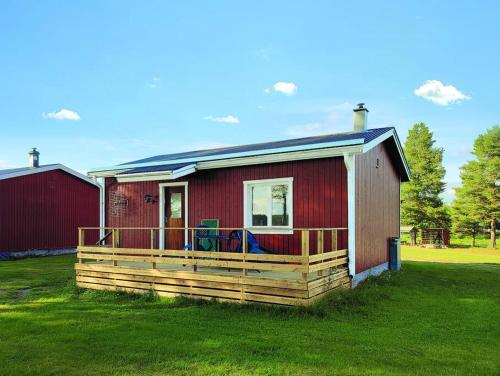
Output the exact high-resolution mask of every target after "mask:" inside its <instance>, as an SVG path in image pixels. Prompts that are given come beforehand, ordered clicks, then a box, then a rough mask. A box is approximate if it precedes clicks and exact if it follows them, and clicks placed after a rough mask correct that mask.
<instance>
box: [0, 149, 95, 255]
mask: <svg viewBox="0 0 500 376" xmlns="http://www.w3.org/2000/svg"><path fill="white" fill-rule="evenodd" d="M38 156H39V153H38V152H37V151H36V149H33V150H32V151H31V152H30V166H29V167H23V168H13V169H7V170H0V259H6V258H11V257H13V258H16V257H22V256H25V255H31V254H32V255H37V254H50V253H54V254H58V253H65V251H68V250H70V249H74V248H75V247H76V245H77V237H78V227H80V226H97V225H98V224H99V188H98V186H97V185H96V184H95V183H94V182H93V181H92V180H91V179H90V178H88V177H86V176H84V175H82V174H80V173H78V172H76V171H74V170H71V169H69V168H68V167H65V166H63V165H61V164H51V165H43V166H40V165H39V163H38ZM56 250H57V251H56Z"/></svg>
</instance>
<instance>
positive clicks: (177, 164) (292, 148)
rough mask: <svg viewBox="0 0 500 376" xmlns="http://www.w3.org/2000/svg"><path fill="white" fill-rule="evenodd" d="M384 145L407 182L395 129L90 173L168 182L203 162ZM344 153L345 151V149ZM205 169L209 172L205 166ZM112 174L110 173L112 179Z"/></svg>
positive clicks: (187, 155) (160, 158)
mask: <svg viewBox="0 0 500 376" xmlns="http://www.w3.org/2000/svg"><path fill="white" fill-rule="evenodd" d="M385 141H388V142H387V143H386V145H387V146H388V148H389V152H390V153H391V154H392V155H393V156H394V159H395V162H396V165H397V166H398V168H399V169H400V170H401V174H402V180H403V181H406V180H408V179H409V169H408V165H407V162H406V159H405V157H404V154H403V151H402V147H401V144H400V142H399V139H398V136H397V133H396V130H395V128H394V127H384V128H373V129H367V130H364V131H361V132H344V133H335V134H328V135H323V136H314V137H303V138H295V139H289V140H282V141H272V142H263V143H257V144H249V145H239V146H230V147H223V148H216V149H206V150H195V151H189V152H183V153H173V154H161V155H156V156H152V157H148V158H142V159H137V160H134V161H131V162H127V163H122V164H119V165H115V166H110V167H102V168H96V169H93V170H91V172H90V174H91V175H94V176H125V175H129V176H130V175H132V174H136V175H135V176H137V175H139V174H150V175H151V174H154V173H155V172H166V173H168V174H170V175H171V176H170V177H169V179H173V178H176V177H180V176H184V175H186V174H189V173H192V172H194V171H195V170H196V169H197V168H198V164H199V163H202V162H210V163H211V162H214V161H222V162H224V161H226V160H231V161H234V160H237V159H238V160H239V161H240V162H239V163H240V165H244V163H246V162H241V159H242V158H243V161H246V159H244V158H253V157H265V156H267V155H277V154H280V155H283V154H285V153H293V152H295V153H297V152H299V153H300V152H306V151H314V150H317V151H321V150H322V149H328V150H330V149H335V148H349V147H354V148H357V152H360V151H361V152H365V151H366V150H369V148H370V147H373V145H374V143H375V144H378V143H381V142H385ZM367 144H370V145H367ZM365 145H366V146H365ZM342 150H344V151H345V150H346V149H342ZM339 153H340V152H339ZM339 155H342V154H339ZM285 159H286V158H285ZM224 163H225V162H224ZM268 163H269V162H268ZM204 168H207V167H206V165H205V167H204ZM211 168H218V167H211ZM109 172H111V175H110V174H109ZM181 174H182V175H181Z"/></svg>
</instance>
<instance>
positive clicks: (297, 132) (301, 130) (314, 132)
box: [286, 123, 335, 137]
mask: <svg viewBox="0 0 500 376" xmlns="http://www.w3.org/2000/svg"><path fill="white" fill-rule="evenodd" d="M334 132H335V128H334V127H333V126H332V125H329V124H321V123H308V124H305V125H299V126H296V127H290V128H288V129H287V131H286V134H287V135H288V136H291V137H310V136H319V135H323V134H329V133H334Z"/></svg>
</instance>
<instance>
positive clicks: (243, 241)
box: [241, 229, 248, 275]
mask: <svg viewBox="0 0 500 376" xmlns="http://www.w3.org/2000/svg"><path fill="white" fill-rule="evenodd" d="M241 236H242V239H241V253H242V254H243V260H242V262H243V268H242V272H243V275H247V269H246V268H245V259H246V253H247V247H248V239H247V230H246V229H243V230H242V231H241Z"/></svg>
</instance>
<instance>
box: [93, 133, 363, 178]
mask: <svg viewBox="0 0 500 376" xmlns="http://www.w3.org/2000/svg"><path fill="white" fill-rule="evenodd" d="M363 143H364V138H356V139H352V140H342V141H332V142H322V143H317V144H307V145H298V146H289V147H282V148H275V149H262V150H254V151H248V152H240V153H227V154H220V155H212V156H206V157H194V158H184V159H173V160H165V161H158V162H147V163H133V164H122V165H115V166H108V167H100V168H93V169H91V170H90V171H89V174H91V175H94V174H95V173H102V172H106V171H115V170H125V169H128V168H137V167H152V166H162V165H167V164H173V163H189V162H193V163H196V162H205V161H215V160H222V159H234V158H243V157H253V156H259V155H266V154H278V153H291V152H295V151H306V150H315V149H325V148H332V147H340V146H350V145H359V144H363ZM96 176H97V175H96Z"/></svg>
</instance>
